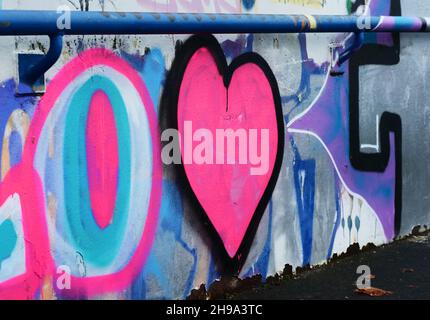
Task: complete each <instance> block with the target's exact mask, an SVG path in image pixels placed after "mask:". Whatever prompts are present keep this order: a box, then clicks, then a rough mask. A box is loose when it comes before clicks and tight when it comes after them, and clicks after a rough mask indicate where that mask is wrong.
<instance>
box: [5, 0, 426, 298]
mask: <svg viewBox="0 0 430 320" xmlns="http://www.w3.org/2000/svg"><path fill="white" fill-rule="evenodd" d="M0 4H1V7H2V9H3V10H6V9H31V10H41V9H43V10H57V8H58V7H60V6H63V7H64V6H68V7H70V9H71V10H82V11H135V12H192V13H202V12H210V13H249V14H259V13H269V14H270V13H285V14H291V13H304V14H307V15H312V14H327V15H338V14H354V13H356V12H357V10H362V12H365V13H366V14H371V15H402V14H403V15H421V16H423V15H430V4H428V3H425V2H423V1H419V0H407V1H406V0H404V1H400V0H392V1H387V0H369V1H366V4H365V3H364V1H358V0H357V1H351V0H329V1H319V0H314V1H309V0H307V1H304V0H294V1H293V0H287V1H285V0H283V1H277V0H252V1H251V0H222V1H201V0H121V1H115V0H98V1H96V0H82V1H81V0H79V1H78V0H69V1H66V0H64V1H61V0H49V1H48V0H46V1H42V2H41V1H40V0H27V1H25V2H23V1H17V0H3V1H0ZM361 5H365V6H364V7H361ZM311 18H312V17H311V16H310V19H311ZM355 40H356V39H355V35H353V34H319V35H317V34H265V35H260V34H258V35H257V34H240V35H181V36H176V35H157V36H152V35H148V36H138V35H136V36H88V35H81V36H65V37H64V39H63V45H64V47H63V50H62V54H61V57H60V59H59V60H58V61H57V62H56V63H55V65H54V66H53V67H52V68H51V69H49V70H48V71H47V73H46V74H45V83H46V85H45V86H43V88H42V89H41V92H38V93H34V94H20V93H19V90H18V89H17V88H18V87H19V84H20V79H19V66H18V58H17V56H18V54H30V53H31V54H46V53H47V50H48V48H49V41H48V39H47V37H43V36H40V37H18V36H16V37H2V38H1V39H0V51H1V53H2V55H3V61H2V62H1V66H2V68H1V70H0V81H1V85H0V102H1V103H0V135H2V137H3V138H2V139H0V151H1V161H0V172H1V176H0V177H1V182H0V298H1V299H165V298H173V299H182V298H186V297H187V296H188V295H189V294H190V292H191V290H192V289H194V288H197V287H199V286H200V285H201V284H205V285H206V286H207V287H208V286H210V285H211V284H212V283H213V282H214V281H215V280H217V279H219V278H221V277H222V276H229V275H237V276H239V277H240V278H246V277H250V276H253V275H257V274H259V275H262V277H263V279H265V278H267V277H268V276H270V275H274V274H275V273H277V272H281V271H282V270H283V269H284V267H285V265H290V266H292V268H293V269H295V268H297V267H303V266H307V265H317V264H321V263H325V262H327V261H329V260H330V259H331V258H332V257H333V256H334V255H340V254H342V253H344V252H346V250H347V249H348V248H349V247H350V246H351V245H354V244H358V245H359V246H360V247H363V246H365V245H367V244H369V243H373V244H375V245H382V244H384V243H388V242H391V241H393V240H394V239H396V238H397V237H400V236H404V235H407V234H409V233H410V232H411V231H412V229H413V228H414V227H415V226H421V227H426V226H428V225H429V223H430V215H429V213H428V210H427V208H428V207H429V205H430V203H429V201H430V188H429V183H428V180H429V179H430V165H429V164H428V162H427V161H426V158H427V157H428V156H430V155H429V154H428V153H429V152H430V151H429V150H430V145H428V142H427V140H428V139H426V138H425V135H426V132H427V131H429V130H428V129H429V124H428V123H427V121H426V120H427V118H428V117H427V114H428V112H429V110H430V95H429V93H428V91H427V90H426V88H425V86H426V84H427V82H428V81H429V79H428V77H429V75H430V70H429V68H430V61H429V56H428V54H427V52H428V51H429V49H430V48H429V46H430V44H429V43H430V42H429V41H428V38H427V36H426V35H412V34H410V35H403V34H402V35H395V34H389V33H380V34H379V33H376V34H367V35H365V37H364V39H362V40H363V41H364V44H363V46H362V47H361V48H360V49H359V50H358V51H357V52H356V53H355V54H354V55H352V57H351V59H349V60H347V61H346V62H344V63H342V64H338V63H337V62H338V61H337V60H336V59H337V58H336V57H338V56H339V55H341V54H342V53H343V52H342V50H344V48H345V47H347V44H348V43H350V42H351V41H352V42H353V41H355ZM333 53H335V54H333ZM170 130H172V131H170ZM172 132H175V133H177V135H174V134H173V133H172ZM219 134H220V135H221V134H224V136H222V135H221V138H220V139H218V138H219ZM224 138H225V139H224ZM429 141H430V140H429ZM229 143H232V144H231V145H229ZM225 145H229V146H230V147H233V150H234V152H233V153H232V154H227V156H226V157H225V156H224V154H223V153H222V152H220V150H221V149H222V148H223V147H225Z"/></svg>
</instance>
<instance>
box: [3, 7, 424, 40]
mask: <svg viewBox="0 0 430 320" xmlns="http://www.w3.org/2000/svg"><path fill="white" fill-rule="evenodd" d="M68 14H70V16H69V18H70V22H71V25H70V28H66V29H60V27H58V21H59V19H62V18H64V17H65V15H68ZM60 25H61V24H60ZM59 32H62V33H64V34H65V35H67V34H69V35H79V34H87V35H94V34H192V33H299V32H430V18H420V17H405V16H399V17H394V16H372V17H365V16H354V15H351V16H341V15H334V16H333V15H332V16H323V15H319V16H317V15H314V16H311V15H281V14H275V15H267V14H252V15H251V14H205V13H198V14H190V13H131V12H124V13H121V12H95V11H86V12H82V11H70V12H57V11H25V10H1V11H0V35H3V36H12V35H49V34H55V33H59Z"/></svg>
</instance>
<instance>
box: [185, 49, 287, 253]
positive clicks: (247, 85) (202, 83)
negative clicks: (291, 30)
mask: <svg viewBox="0 0 430 320" xmlns="http://www.w3.org/2000/svg"><path fill="white" fill-rule="evenodd" d="M220 52H221V50H220V49H219V50H213V49H209V47H206V46H202V47H200V48H198V49H196V50H195V52H194V53H193V55H192V56H191V58H190V60H189V62H188V65H187V67H186V69H185V72H184V73H183V77H182V82H181V86H180V91H179V97H178V105H177V112H178V113H177V119H178V123H177V124H178V130H179V133H180V135H181V137H182V142H181V153H182V159H183V165H184V169H185V173H186V176H187V178H188V181H189V183H190V186H191V188H192V190H193V192H194V194H195V195H196V197H197V199H198V200H199V202H200V204H201V206H202V208H203V209H204V210H205V212H206V214H207V216H208V217H209V219H210V221H211V222H212V224H213V226H214V227H215V229H216V231H217V232H218V234H219V236H220V238H221V239H222V241H223V243H224V246H225V249H226V251H227V253H228V255H229V256H230V257H234V256H235V254H236V253H237V252H238V249H239V247H240V245H241V242H242V240H243V238H244V236H245V234H246V231H247V229H248V227H249V224H250V222H251V220H252V218H253V215H254V213H255V212H256V209H257V207H258V205H259V203H260V200H261V199H262V197H263V194H264V193H265V190H266V188H267V187H268V185H269V181H270V180H271V177H272V175H273V173H274V172H276V177H275V179H276V178H277V174H278V173H279V169H275V170H274V168H277V167H279V166H278V162H279V160H280V159H278V160H277V158H279V154H280V153H282V150H278V149H283V148H279V146H281V145H282V146H283V143H278V142H280V141H278V140H280V139H281V140H282V141H283V129H282V128H283V127H282V125H281V126H279V123H280V120H279V118H280V117H281V119H282V114H281V112H280V110H279V108H280V106H279V105H278V106H277V104H278V101H279V100H278V97H279V92H278V89H277V86H276V87H275V88H272V86H273V83H272V86H271V83H270V81H269V79H268V74H267V72H268V71H267V69H268V66H266V65H267V64H266V65H265V66H264V67H262V66H260V64H261V63H264V64H265V62H264V60H263V59H262V58H261V57H259V56H257V55H256V54H248V55H247V56H246V57H245V55H244V56H241V57H240V58H238V59H237V60H235V62H233V63H232V65H231V66H230V67H227V66H226V65H225V58H224V56H223V55H222V57H221V56H220V55H221V54H222V53H220ZM239 61H240V62H239ZM217 63H218V64H217ZM217 65H218V66H221V67H220V68H221V69H223V67H222V66H225V69H226V70H227V69H228V71H225V73H227V75H223V74H220V71H219V68H218V66H217ZM269 72H270V73H271V71H270V70H269ZM221 73H224V70H223V71H221ZM271 75H272V74H271ZM271 78H272V79H271V81H276V80H274V77H273V75H272V77H271ZM225 82H229V83H228V84H226V85H225ZM226 87H227V88H226ZM277 108H278V111H277ZM185 121H191V122H192V131H193V132H195V131H196V130H197V129H201V128H204V129H208V130H209V131H210V132H211V133H212V134H213V145H214V154H213V159H214V162H216V152H219V150H217V149H216V139H215V137H216V129H233V130H237V129H244V130H245V131H246V133H247V149H248V150H247V151H248V158H247V160H248V161H247V163H245V164H238V163H237V162H238V159H239V156H238V148H237V145H236V153H235V156H236V157H235V159H236V164H216V163H214V164H197V163H195V161H194V159H193V161H192V163H186V162H187V161H186V160H185V159H186V157H187V154H188V159H189V157H190V153H189V152H188V151H189V149H188V150H187V149H186V147H185V145H184V140H185V139H186V138H187V137H186V135H185ZM281 122H282V120H281ZM282 123H283V122H282ZM280 128H281V129H280ZM250 129H257V138H258V139H257V140H256V141H258V144H257V151H258V154H260V152H261V147H262V145H261V144H262V143H263V142H262V141H263V140H261V139H262V136H261V133H262V130H263V129H268V132H269V137H268V140H267V142H266V143H267V146H268V152H267V153H266V154H267V155H268V157H266V165H267V171H264V169H262V171H263V172H265V173H263V174H260V175H255V174H254V175H252V174H251V170H250V169H251V168H256V167H258V165H255V164H251V163H250V158H249V150H250V145H249V143H253V141H255V140H254V139H252V141H250V138H251V135H250V134H249V133H250ZM281 130H282V131H281ZM281 134H282V135H281ZM280 136H282V138H279V137H280ZM199 144H200V142H198V141H197V142H194V143H193V148H192V149H193V150H194V148H195V147H196V146H197V145H199ZM225 144H226V143H225ZM280 158H281V159H282V155H281V157H280ZM263 160H264V157H263ZM188 162H189V161H188ZM262 168H264V165H263V167H262ZM266 203H267V202H266ZM266 203H265V204H266ZM265 204H264V206H265Z"/></svg>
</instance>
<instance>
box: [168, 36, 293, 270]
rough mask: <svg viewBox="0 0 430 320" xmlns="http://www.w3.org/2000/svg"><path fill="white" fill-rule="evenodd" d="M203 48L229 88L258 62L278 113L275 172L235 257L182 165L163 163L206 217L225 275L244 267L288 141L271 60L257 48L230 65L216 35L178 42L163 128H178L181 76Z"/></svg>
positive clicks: (184, 193) (215, 250)
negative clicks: (240, 73) (249, 65)
mask: <svg viewBox="0 0 430 320" xmlns="http://www.w3.org/2000/svg"><path fill="white" fill-rule="evenodd" d="M200 48H206V49H207V50H208V51H209V52H210V54H211V55H212V57H213V59H214V61H215V64H216V65H217V68H218V71H219V74H220V75H221V76H222V77H223V80H224V86H225V87H226V89H228V87H229V84H230V81H231V78H232V76H233V74H234V72H235V70H236V69H238V68H239V67H240V66H242V65H244V64H246V63H253V64H255V65H257V66H258V67H259V68H260V70H262V71H263V73H264V75H265V76H266V78H267V80H268V82H269V85H270V87H271V89H272V95H273V101H274V107H275V113H276V121H277V127H278V148H277V152H276V158H275V163H274V166H273V171H272V175H271V177H270V179H269V181H268V183H267V186H266V189H265V191H264V193H263V195H262V197H261V199H260V201H259V203H258V205H257V208H256V210H255V212H254V214H253V216H252V219H251V221H250V223H249V225H248V227H247V230H246V232H245V235H244V237H243V239H242V242H241V244H240V246H239V249H238V250H237V252H236V254H235V256H234V257H233V258H231V257H230V256H229V255H228V253H227V251H226V250H225V247H224V243H223V241H222V240H221V238H220V236H219V235H218V232H217V231H216V229H215V227H214V226H213V224H212V222H211V221H210V219H209V217H208V215H207V214H206V212H205V210H204V209H203V208H202V206H201V204H200V202H199V200H198V198H197V196H196V195H195V194H194V192H193V190H192V187H191V185H190V183H189V181H188V178H187V175H186V173H185V169H184V167H183V165H182V164H180V165H169V166H166V165H163V167H164V170H165V171H168V170H169V169H168V167H173V168H174V169H175V172H174V174H175V173H176V174H177V178H178V182H179V184H180V185H181V186H182V188H183V192H182V195H183V196H186V197H188V200H189V201H190V205H192V207H193V208H194V209H195V210H196V211H198V212H200V213H201V214H199V216H200V217H201V218H202V219H203V221H202V223H203V226H204V228H207V229H208V231H209V232H208V234H209V236H210V237H211V242H210V243H208V246H209V248H211V254H212V258H214V257H215V256H217V258H218V259H215V263H216V264H217V266H218V270H217V271H218V272H219V273H220V274H222V275H237V274H238V273H239V272H240V270H241V269H242V267H243V265H244V263H245V261H246V258H247V256H248V254H249V251H250V249H251V245H252V242H253V240H254V237H255V234H256V232H257V229H258V226H259V224H260V220H261V218H262V216H263V214H264V212H265V210H266V207H267V205H268V203H269V200H270V198H271V195H272V193H273V190H274V188H275V185H276V182H277V180H278V177H279V173H280V171H281V167H282V161H283V156H284V144H285V142H284V140H285V129H284V127H285V124H284V117H283V114H282V103H281V97H280V93H279V88H278V83H277V81H276V78H275V75H274V74H273V72H272V70H271V68H270V66H269V64H268V63H267V62H266V60H264V58H263V57H261V56H260V55H259V54H257V53H254V52H247V53H244V54H242V55H240V56H238V57H236V58H235V59H234V60H233V61H232V62H231V63H230V65H228V64H227V60H226V57H225V55H224V51H223V50H222V48H221V46H220V45H219V43H218V40H217V39H216V38H215V37H214V36H212V35H193V36H191V37H190V38H188V39H187V40H186V41H185V42H184V43H183V44H179V45H177V47H176V52H175V58H174V60H173V62H172V66H171V68H170V71H169V72H168V75H167V77H166V81H165V84H164V89H163V94H162V97H161V101H160V109H159V121H160V130H161V132H162V131H163V130H165V129H168V128H173V129H176V130H177V129H178V125H177V122H178V120H177V118H178V117H177V110H178V99H179V91H180V87H181V84H182V79H183V76H184V73H185V70H186V68H187V66H188V63H189V61H190V59H191V57H192V56H193V55H194V53H195V52H196V51H197V50H199V49H200ZM203 238H204V235H203Z"/></svg>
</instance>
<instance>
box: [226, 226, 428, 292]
mask: <svg viewBox="0 0 430 320" xmlns="http://www.w3.org/2000/svg"><path fill="white" fill-rule="evenodd" d="M359 266H368V267H369V269H370V273H369V274H368V276H367V278H366V279H368V280H370V286H371V288H369V287H368V283H367V286H366V282H365V281H364V280H365V279H364V278H361V279H360V281H359V284H362V285H364V287H362V289H363V288H364V290H361V291H359V290H358V288H357V279H358V278H359V277H360V275H363V271H361V272H360V273H357V269H358V267H359ZM362 268H363V269H367V267H362ZM367 270H368V269H367ZM365 276H366V275H365ZM372 288H376V289H372ZM372 294H376V296H372ZM381 294H382V295H381ZM228 298H229V299H239V300H240V299H246V300H249V299H258V300H260V299H261V300H265V299H270V300H278V299H279V300H297V299H298V300H302V299H303V300H304V299H306V300H309V299H311V300H320V299H331V300H349V299H351V300H357V299H365V300H366V299H370V300H377V299H407V300H410V299H413V300H422V299H425V300H427V299H430V233H428V232H427V233H425V234H421V235H415V236H410V237H407V238H405V239H402V240H398V241H395V242H393V243H391V244H388V245H385V246H382V247H377V248H376V247H373V248H371V249H367V250H364V251H361V252H358V253H354V254H350V255H348V256H345V257H339V258H337V259H334V260H333V261H331V262H329V263H328V264H325V265H322V266H318V267H315V268H312V269H309V270H305V271H302V272H300V273H299V274H296V275H291V276H280V277H278V278H277V281H273V279H272V280H271V281H267V282H265V283H259V284H256V285H254V286H253V287H251V288H247V289H246V290H242V291H240V292H237V293H233V294H231V295H230V296H229V297H228Z"/></svg>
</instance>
